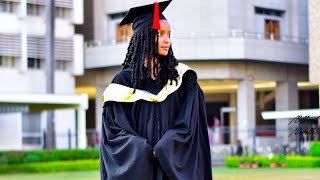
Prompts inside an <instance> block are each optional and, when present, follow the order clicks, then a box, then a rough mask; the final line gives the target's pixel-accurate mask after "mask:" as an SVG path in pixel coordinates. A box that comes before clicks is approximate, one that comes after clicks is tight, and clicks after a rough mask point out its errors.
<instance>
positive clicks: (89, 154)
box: [0, 148, 99, 165]
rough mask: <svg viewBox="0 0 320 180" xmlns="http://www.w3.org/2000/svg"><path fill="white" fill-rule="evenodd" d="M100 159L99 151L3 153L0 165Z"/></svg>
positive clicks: (73, 150)
mask: <svg viewBox="0 0 320 180" xmlns="http://www.w3.org/2000/svg"><path fill="white" fill-rule="evenodd" d="M81 159H99V149H92V148H90V149H72V150H53V149H52V150H41V151H2V152H0V165H3V164H26V163H33V162H50V161H63V160H81Z"/></svg>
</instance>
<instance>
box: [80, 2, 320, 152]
mask: <svg viewBox="0 0 320 180" xmlns="http://www.w3.org/2000/svg"><path fill="white" fill-rule="evenodd" d="M90 2H91V5H90V7H91V12H89V14H90V16H91V18H92V19H93V20H92V21H91V23H92V24H91V25H90V27H91V29H90V30H91V31H90V32H93V35H92V34H91V36H90V37H89V36H88V38H90V39H87V43H85V46H86V49H85V74H84V76H82V77H79V78H77V88H79V91H88V92H91V100H90V103H91V104H92V105H93V106H92V107H94V105H95V108H94V109H91V110H92V111H91V110H90V108H89V112H90V111H91V117H95V120H94V121H93V120H92V119H90V120H89V121H90V122H88V123H89V124H90V127H91V128H93V129H96V130H97V131H98V132H100V131H101V113H102V112H101V106H102V103H101V98H100V97H101V95H102V92H103V91H104V89H105V87H106V86H107V85H108V83H110V81H111V79H112V77H113V76H114V75H115V74H116V73H117V72H118V71H120V70H121V63H122V62H123V60H124V58H125V54H126V50H127V46H128V40H129V39H130V37H131V34H132V32H131V29H130V28H131V27H130V26H122V27H119V26H118V24H119V22H120V21H121V20H122V18H123V17H124V15H125V14H126V12H127V11H128V10H129V9H130V8H131V7H134V6H139V5H142V4H146V3H152V2H154V1H152V0H148V1H145V0H144V1H142V0H137V1H128V0H105V1H96V0H93V1H90ZM87 3H89V1H87ZM307 7H308V2H307V1H306V0H302V1H300V0H282V1H278V0H269V1H263V0H246V1H238V0H225V1H219V0H202V1H193V0H184V1H177V0H173V2H172V3H171V5H170V6H169V7H168V8H167V9H166V11H165V12H164V14H165V15H166V17H167V19H168V20H169V23H170V24H171V28H172V44H173V49H174V53H175V56H176V57H177V59H178V60H179V61H180V62H183V63H185V64H187V65H188V66H190V67H191V68H193V69H194V70H196V72H197V74H198V80H199V84H200V85H201V87H202V89H203V91H204V93H205V99H206V105H207V113H208V120H209V123H211V122H212V121H213V119H214V117H218V118H219V119H220V121H223V122H222V126H223V127H225V129H226V130H224V131H223V132H224V133H223V138H222V143H223V144H235V141H236V139H240V140H242V141H243V144H244V145H248V146H253V145H255V146H258V147H260V146H263V145H266V146H267V145H268V146H278V145H284V144H293V145H294V144H295V142H296V138H295V137H294V136H291V138H289V137H288V136H289V135H290V133H291V131H293V130H294V128H296V126H297V125H296V124H292V125H290V126H288V122H289V120H290V119H287V120H276V121H266V120H263V119H262V117H261V112H262V111H268V110H270V111H274V110H276V111H280V110H291V109H294V110H295V109H307V108H317V107H318V99H319V95H318V86H317V85H314V84H312V83H310V82H309V77H308V73H309V71H308V65H309V61H308V23H307V22H308V8H307ZM88 11H90V10H88ZM85 24H86V22H85ZM88 27H89V26H88ZM87 30H88V29H87ZM85 33H88V32H85ZM224 110H225V111H224ZM88 115H90V114H88ZM87 125H88V124H87ZM228 151H229V150H228ZM261 151H263V150H261Z"/></svg>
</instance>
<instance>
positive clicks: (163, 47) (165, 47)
mask: <svg viewBox="0 0 320 180" xmlns="http://www.w3.org/2000/svg"><path fill="white" fill-rule="evenodd" d="M161 48H162V49H165V50H169V46H162V47H161Z"/></svg>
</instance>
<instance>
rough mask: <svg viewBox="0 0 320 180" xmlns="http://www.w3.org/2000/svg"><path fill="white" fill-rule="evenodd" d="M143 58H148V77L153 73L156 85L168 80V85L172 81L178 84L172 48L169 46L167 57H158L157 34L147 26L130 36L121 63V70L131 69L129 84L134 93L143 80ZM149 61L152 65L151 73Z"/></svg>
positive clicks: (176, 63) (175, 60) (175, 61)
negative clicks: (124, 56) (130, 83)
mask: <svg viewBox="0 0 320 180" xmlns="http://www.w3.org/2000/svg"><path fill="white" fill-rule="evenodd" d="M145 57H147V58H148V63H147V75H148V76H149V75H151V72H153V75H154V76H155V77H156V81H157V83H159V82H163V81H164V82H167V81H168V80H170V84H172V81H175V82H176V85H177V84H178V81H177V77H178V76H179V74H178V72H177V70H176V69H175V66H176V65H178V62H177V59H176V58H175V57H174V54H173V51H172V47H171V46H170V48H169V52H168V55H167V56H165V57H164V56H159V53H158V32H157V30H153V29H151V26H147V27H145V28H143V29H141V30H140V31H139V32H137V33H135V34H134V35H133V36H132V38H131V40H130V43H129V46H128V48H127V54H126V58H125V60H124V62H123V63H122V66H123V69H126V68H131V82H132V85H133V88H134V92H135V90H136V89H137V88H140V87H141V86H142V82H143V81H144V79H145V74H144V66H145V62H144V61H145ZM151 60H152V61H153V63H154V66H153V69H152V71H151ZM159 64H160V65H161V67H160V68H161V71H159Z"/></svg>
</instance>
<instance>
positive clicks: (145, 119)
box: [100, 63, 212, 180]
mask: <svg viewBox="0 0 320 180" xmlns="http://www.w3.org/2000/svg"><path fill="white" fill-rule="evenodd" d="M176 69H177V71H178V73H179V77H178V78H177V80H178V85H176V83H175V81H173V83H172V85H170V83H169V82H168V83H162V84H158V85H156V84H155V82H153V80H152V79H151V78H149V79H147V80H146V81H145V82H144V87H143V88H142V89H136V92H135V93H133V88H132V84H131V71H130V70H129V69H127V70H123V71H121V72H120V73H118V74H117V75H116V76H115V77H114V79H113V80H112V83H111V84H110V85H109V86H108V87H107V88H106V90H105V91H104V93H103V97H102V99H103V102H104V105H103V114H102V135H101V141H100V142H101V144H100V160H101V162H100V174H101V179H103V180H107V179H112V180H128V179H131V180H144V179H145V180H163V179H173V180H175V179H177V180H189V179H190V180H207V179H210V180H211V179H212V175H211V157H210V148H209V142H208V132H207V119H206V117H207V116H206V111H205V103H204V97H203V92H202V90H201V89H200V87H199V85H198V83H197V78H196V73H195V72H194V71H193V70H191V69H190V68H189V67H187V66H186V65H184V64H182V63H179V65H178V66H176ZM153 151H155V152H156V156H157V157H156V158H154V157H153V153H152V152H153Z"/></svg>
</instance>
